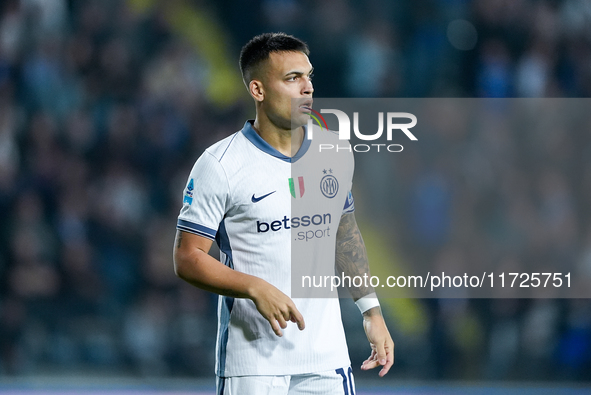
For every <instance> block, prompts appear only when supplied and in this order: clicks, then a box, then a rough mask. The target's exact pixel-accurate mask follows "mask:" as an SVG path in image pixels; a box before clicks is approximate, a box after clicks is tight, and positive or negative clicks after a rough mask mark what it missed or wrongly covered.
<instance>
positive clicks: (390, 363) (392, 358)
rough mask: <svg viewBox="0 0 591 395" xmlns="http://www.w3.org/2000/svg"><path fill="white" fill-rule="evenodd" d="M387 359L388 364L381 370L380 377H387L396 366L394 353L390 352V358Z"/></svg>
mask: <svg viewBox="0 0 591 395" xmlns="http://www.w3.org/2000/svg"><path fill="white" fill-rule="evenodd" d="M386 359H387V362H386V364H385V365H384V367H383V368H382V370H380V373H379V376H380V377H384V376H385V375H386V373H388V371H389V370H390V368H391V367H392V365H393V364H394V353H393V352H388V356H387V358H386Z"/></svg>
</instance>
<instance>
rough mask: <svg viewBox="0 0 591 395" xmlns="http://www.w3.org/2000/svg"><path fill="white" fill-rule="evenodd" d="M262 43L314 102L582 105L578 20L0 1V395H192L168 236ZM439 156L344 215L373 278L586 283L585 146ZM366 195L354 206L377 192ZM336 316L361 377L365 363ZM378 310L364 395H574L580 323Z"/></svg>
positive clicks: (482, 4)
mask: <svg viewBox="0 0 591 395" xmlns="http://www.w3.org/2000/svg"><path fill="white" fill-rule="evenodd" d="M265 31H285V32H287V33H291V34H294V35H296V36H298V37H300V38H302V39H304V40H305V41H307V42H308V44H309V45H310V48H311V51H312V53H311V61H312V63H313V65H314V66H315V76H316V77H315V81H314V84H315V90H316V92H315V95H317V96H319V97H474V98H480V97H501V98H502V97H570V98H582V97H589V96H590V95H591V3H590V2H589V1H586V0H565V1H559V0H545V1H544V0H474V1H470V0H418V1H410V0H406V1H388V0H366V1H352V0H327V1H312V0H253V1H240V0H218V1H213V0H169V1H164V0H162V1H158V0H128V1H125V0H2V1H0V392H3V393H15V394H16V393H18V394H25V393H30V394H41V393H81V392H85V393H86V392H87V393H96V394H99V393H105V392H108V393H113V392H123V393H133V394H139V393H154V394H161V393H171V392H174V393H188V392H191V393H197V394H200V393H203V394H206V393H207V394H210V393H211V388H212V387H213V363H214V361H213V358H214V347H215V325H216V320H215V311H216V298H215V297H214V296H213V295H210V294H208V293H205V292H201V291H199V290H197V289H194V288H192V287H190V286H188V285H186V284H184V283H183V282H182V281H181V280H179V279H177V278H176V277H175V276H174V273H173V270H172V260H171V249H172V244H173V237H174V232H175V231H174V228H175V223H176V216H177V214H178V210H179V208H180V203H181V194H182V188H183V186H184V183H185V181H186V177H187V174H188V172H189V170H190V168H191V166H192V164H193V162H194V161H195V159H196V158H197V157H198V156H199V155H200V153H201V152H202V151H203V149H204V148H206V147H207V146H208V145H210V144H211V143H213V142H215V141H216V140H218V139H220V138H222V137H225V136H226V135H228V134H230V133H232V132H234V131H236V130H238V129H239V128H240V127H241V126H242V125H243V123H244V120H245V119H246V118H252V117H253V115H254V109H253V106H252V103H251V100H250V98H249V97H248V96H247V94H246V91H245V89H244V87H243V85H242V82H241V80H240V75H239V70H238V66H237V57H238V53H239V50H240V48H241V46H242V45H243V44H244V43H245V42H246V41H247V40H248V39H250V38H251V37H252V36H253V35H255V34H258V33H261V32H265ZM439 143H440V144H442V145H439V146H438V147H439V150H438V153H437V152H435V151H434V150H433V147H432V146H431V147H430V148H427V149H425V150H419V152H418V153H417V154H415V155H412V156H410V157H403V159H402V162H401V163H400V164H399V165H398V166H392V167H390V168H389V169H388V171H387V173H386V174H387V175H388V177H389V179H390V180H395V181H396V184H395V185H396V189H395V190H392V191H386V194H385V196H386V195H388V192H391V194H390V195H388V196H391V197H392V199H391V200H387V201H382V202H378V203H376V204H377V206H375V207H364V203H363V198H362V197H359V198H358V204H359V216H360V223H361V224H362V231H363V232H364V235H365V239H366V243H367V244H368V249H369V253H370V258H371V259H372V262H379V261H387V259H388V255H389V254H391V253H392V252H391V251H390V252H389V251H384V250H382V249H381V247H380V246H383V245H388V246H389V247H391V246H395V250H396V254H397V255H399V256H402V257H403V259H408V260H412V259H434V260H441V261H445V260H446V259H447V260H450V259H452V260H453V259H460V260H461V259H464V260H469V259H471V258H474V257H477V256H479V255H480V256H483V255H486V254H488V253H490V252H491V251H492V250H495V251H497V250H498V246H499V244H500V245H503V246H505V247H507V246H508V247H507V248H505V249H503V251H505V252H506V254H505V258H504V259H507V260H514V261H515V260H517V261H528V260H529V261H532V260H533V261H535V260H537V259H542V260H543V259H557V260H561V262H564V265H565V266H568V267H579V268H582V269H585V270H587V273H588V274H589V273H591V227H590V225H589V224H590V223H591V222H590V219H591V210H590V209H589V207H591V206H590V205H589V202H591V161H590V160H589V158H590V157H591V133H590V130H589V128H587V129H586V130H585V129H584V130H581V131H579V132H578V133H577V134H576V135H573V134H571V133H569V132H568V131H564V130H563V131H559V130H558V131H556V133H546V134H544V135H537V134H535V133H532V134H530V135H527V136H523V135H522V136H520V137H519V138H518V137H516V136H515V135H513V134H511V133H499V134H494V133H492V134H488V135H477V136H474V135H470V134H460V135H457V134H455V135H454V134H453V133H450V134H447V135H446V134H443V135H442V137H441V140H440V141H439ZM500 152H504V153H505V154H504V155H505V156H503V155H500V154H499V153H500ZM506 161H513V162H512V163H515V164H517V165H519V164H521V166H518V167H517V168H516V167H511V166H505V167H504V166H502V164H503V163H506ZM501 162H503V163H501ZM466 168H469V169H472V170H474V169H476V170H478V171H476V170H475V171H472V172H471V173H470V174H464V173H463V170H465V169H466ZM515 170H518V171H515ZM363 171H366V172H371V169H370V170H367V169H365V170H363ZM509 173H510V174H509ZM359 174H360V175H359ZM363 174H364V173H363V172H360V173H358V176H357V178H356V188H357V190H358V191H359V195H360V196H363V193H364V191H366V190H367V189H368V188H369V189H371V188H380V187H382V188H383V187H384V185H391V183H390V184H388V183H382V184H380V185H375V179H374V184H372V177H364V176H363ZM367 174H369V173H365V175H367ZM510 175H511V176H512V177H509V176H510ZM466 177H467V178H471V181H472V182H460V181H461V180H464V179H465V178H466ZM499 177H500V178H503V179H504V177H509V179H510V180H509V185H508V186H507V188H508V189H506V190H505V191H504V192H503V193H501V192H500V191H496V190H495V189H494V186H495V185H498V184H497V183H495V182H494V181H490V180H491V179H492V180H494V179H495V178H499ZM514 188H515V189H514ZM513 190H516V191H517V192H516V193H515V194H512V193H510V192H509V193H507V191H513ZM354 192H355V191H354ZM452 192H453V193H452ZM453 196H469V197H470V199H469V200H468V201H466V200H462V199H454V198H453ZM411 202H415V203H413V204H411ZM417 202H418V203H417ZM372 210H377V211H379V212H384V211H385V212H387V213H389V214H388V215H387V219H388V221H389V223H391V224H393V226H394V229H395V230H396V229H397V230H398V232H394V234H396V235H397V237H396V238H395V239H394V240H383V239H381V238H380V235H383V233H382V232H381V231H380V229H381V228H380V226H381V224H380V223H379V221H378V222H374V221H372V220H371V219H372V218H374V217H375V212H374V211H372ZM425 213H428V215H424V214H425ZM458 218H459V219H462V220H461V221H458V220H457V219H458ZM466 221H468V222H469V223H470V224H471V225H470V229H475V230H476V232H473V233H472V234H471V236H470V237H469V238H467V239H466V238H463V239H462V240H463V243H464V244H462V243H458V242H457V240H456V239H455V238H454V235H456V234H458V232H460V233H461V230H462V229H458V227H461V225H462V224H464V225H465V224H466ZM404 229H406V230H409V231H408V232H402V231H401V230H404ZM464 229H465V228H464ZM516 229H517V233H515V232H514V231H515V230H516ZM398 236H399V237H398ZM467 250H468V251H469V253H467V252H466V251H467ZM531 251H535V252H536V253H535V254H531ZM372 264H373V263H372ZM342 304H343V316H344V321H345V324H346V326H347V331H348V338H349V343H350V352H351V358H352V361H353V366H354V367H357V366H359V365H360V363H361V361H362V360H363V359H365V358H366V357H367V355H368V352H369V350H368V346H367V343H366V341H365V338H364V334H363V329H362V327H361V323H360V318H359V313H358V311H356V307H355V306H354V305H353V304H352V303H351V302H350V301H342ZM384 311H385V314H386V315H387V316H388V321H389V326H390V328H391V330H392V332H393V337H394V340H395V342H396V344H397V348H396V364H395V366H394V368H393V370H392V371H391V372H390V374H389V375H388V377H386V378H384V379H381V380H377V379H376V377H377V376H376V372H370V373H365V372H361V371H360V370H359V369H356V370H355V374H356V377H357V381H358V382H359V384H360V385H359V393H360V394H361V393H368V394H369V393H374V394H386V393H391V392H392V390H393V389H395V390H397V393H401V394H405V393H408V394H411V393H412V394H419V393H421V394H435V393H438V394H447V393H450V394H451V393H454V394H459V393H470V394H492V393H503V394H507V393H517V392H519V393H521V394H523V393H534V392H535V393H536V394H545V393H548V394H550V393H552V394H559V393H565V394H566V393H572V394H575V393H577V394H578V393H589V388H590V385H591V383H590V381H591V303H590V301H589V300H574V299H570V300H557V299H537V300H534V299H470V300H467V299H462V300H460V299H453V300H445V299H442V300H435V299H431V300H417V299H392V300H387V301H385V302H384ZM401 383H403V384H401ZM404 383H406V384H404ZM478 383H486V384H478ZM377 385H379V388H378V387H375V386H377ZM372 388H373V389H372ZM566 388H571V389H570V390H567V389H566ZM364 389H366V391H365V392H363V391H364Z"/></svg>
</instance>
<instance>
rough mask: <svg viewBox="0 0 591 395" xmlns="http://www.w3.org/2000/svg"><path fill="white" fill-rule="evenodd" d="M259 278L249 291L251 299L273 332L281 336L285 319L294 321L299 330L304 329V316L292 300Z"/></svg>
mask: <svg viewBox="0 0 591 395" xmlns="http://www.w3.org/2000/svg"><path fill="white" fill-rule="evenodd" d="M259 280H260V283H259V284H257V286H256V287H255V288H254V290H253V292H252V293H251V299H252V301H253V302H254V304H255V306H256V307H257V310H258V311H259V313H261V315H262V316H263V317H264V318H265V319H266V320H267V321H269V324H271V328H273V332H275V334H276V335H277V336H280V337H281V336H283V331H282V330H281V329H285V328H287V321H291V322H293V323H296V324H297V325H298V329H299V330H304V328H305V327H306V324H305V322H304V317H303V316H302V314H301V313H300V312H299V311H298V309H297V307H296V306H295V303H294V302H293V300H291V298H290V297H289V296H287V295H286V294H284V293H283V292H281V291H280V290H279V289H277V288H276V287H274V286H273V285H271V284H269V283H268V282H266V281H264V280H262V279H259Z"/></svg>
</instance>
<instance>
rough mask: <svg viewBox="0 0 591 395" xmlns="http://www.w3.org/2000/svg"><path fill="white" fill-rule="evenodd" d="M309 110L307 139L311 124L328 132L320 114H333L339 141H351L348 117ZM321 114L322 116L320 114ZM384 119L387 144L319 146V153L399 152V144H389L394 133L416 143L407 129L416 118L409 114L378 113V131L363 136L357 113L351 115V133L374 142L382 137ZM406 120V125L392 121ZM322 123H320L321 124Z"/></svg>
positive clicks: (411, 126)
mask: <svg viewBox="0 0 591 395" xmlns="http://www.w3.org/2000/svg"><path fill="white" fill-rule="evenodd" d="M305 108H306V109H308V110H310V119H308V130H309V132H308V139H309V140H311V139H312V138H313V132H312V125H313V122H314V121H316V123H317V124H318V125H319V126H320V129H321V130H322V129H326V130H328V126H327V123H326V120H325V119H324V117H323V116H322V114H334V115H336V117H337V121H338V123H339V129H338V133H339V140H350V139H351V120H350V118H349V116H348V115H347V114H346V113H345V112H344V111H341V110H337V109H321V110H320V112H318V111H316V110H314V109H312V108H311V107H305ZM321 113H322V114H321ZM384 118H385V119H386V120H387V122H386V141H388V144H384V143H382V144H380V143H372V144H354V145H349V144H346V145H338V144H337V145H335V144H320V145H319V148H318V149H319V151H320V152H322V151H337V152H338V151H351V150H353V151H355V152H370V151H375V152H382V151H387V152H401V151H402V150H403V149H404V147H403V146H402V145H401V144H391V143H390V142H391V141H392V135H393V132H394V131H397V130H399V131H401V132H403V133H404V134H405V135H406V137H408V138H409V140H411V141H417V138H416V137H415V135H414V134H412V133H411V131H410V130H409V129H411V128H413V127H414V126H416V124H417V117H416V116H415V115H414V114H411V113H409V112H388V113H386V116H385V117H384V113H383V112H378V131H377V132H375V133H374V134H363V133H361V132H360V131H359V113H358V112H354V113H353V133H354V134H355V136H356V137H357V138H358V139H359V140H363V141H375V140H378V139H380V138H381V137H382V134H383V133H384ZM399 119H408V120H410V122H407V123H394V120H399ZM321 121H322V122H321Z"/></svg>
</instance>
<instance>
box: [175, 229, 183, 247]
mask: <svg viewBox="0 0 591 395" xmlns="http://www.w3.org/2000/svg"><path fill="white" fill-rule="evenodd" d="M182 240H183V233H182V232H177V234H176V248H181V241H182Z"/></svg>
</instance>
